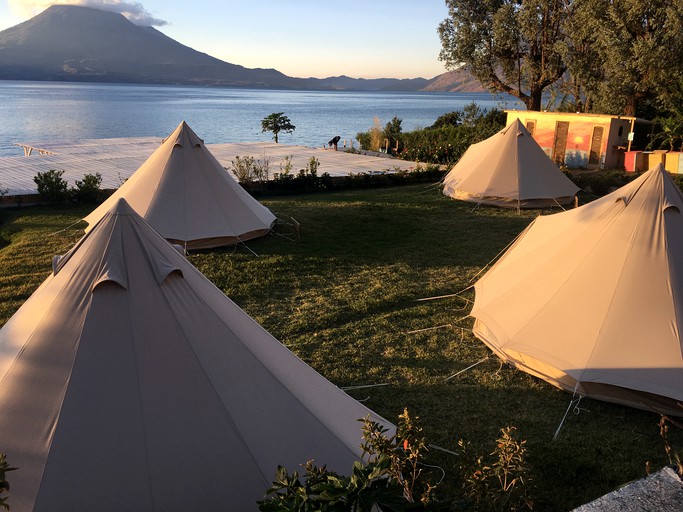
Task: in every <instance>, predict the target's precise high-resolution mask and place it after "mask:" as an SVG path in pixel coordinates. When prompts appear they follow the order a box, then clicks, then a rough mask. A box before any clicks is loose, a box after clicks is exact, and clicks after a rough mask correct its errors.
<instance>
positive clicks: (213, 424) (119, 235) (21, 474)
mask: <svg viewBox="0 0 683 512" xmlns="http://www.w3.org/2000/svg"><path fill="white" fill-rule="evenodd" d="M0 410H2V412H3V413H2V414H1V415H0V446H2V450H3V452H5V453H6V454H7V458H8V460H9V461H10V463H11V465H12V466H15V467H18V468H20V469H19V470H18V471H16V472H12V474H11V477H10V479H11V485H12V496H11V506H12V510H13V511H16V512H27V511H50V512H54V511H74V510H97V511H101V512H102V511H121V510H149V511H162V510H163V511H181V510H182V511H187V510H202V511H219V510H220V511H224V510H256V500H258V499H262V498H263V497H264V494H265V491H266V489H268V487H269V486H270V484H271V482H272V481H273V478H274V476H275V471H276V469H277V467H278V465H279V464H281V465H284V466H285V467H287V468H288V469H289V470H290V471H292V470H295V469H300V465H301V464H303V463H305V462H306V461H308V460H311V459H314V460H315V462H316V463H317V464H318V465H321V466H322V465H327V466H328V468H329V469H331V470H333V471H338V472H340V473H344V474H348V473H349V472H350V470H351V467H352V464H353V462H354V461H356V460H358V459H359V457H360V455H361V453H360V448H359V445H360V443H361V441H362V433H361V424H360V423H359V422H358V419H360V418H364V417H366V416H369V417H370V418H372V419H374V420H375V421H379V422H380V423H382V424H384V425H386V426H387V427H388V428H390V429H391V431H392V432H393V429H394V427H393V426H392V425H391V423H390V422H388V421H386V420H384V419H383V418H381V417H379V416H378V415H376V414H374V413H373V412H372V411H370V410H369V409H368V408H366V407H365V406H363V405H362V404H360V403H358V402H357V401H356V400H354V399H352V398H351V397H349V396H348V395H347V394H346V393H344V392H343V391H342V390H340V389H339V388H338V387H336V386H334V385H333V384H331V383H330V382H329V381H327V380H326V379H325V378H324V377H322V376H321V375H320V374H318V373H317V372H316V371H314V370H313V369H312V368H311V367H309V366H308V365H306V364H305V363H304V362H303V361H301V360H300V359H299V358H298V357H296V356H295V355H294V354H293V353H292V352H290V351H289V350H288V349H287V348H286V347H285V346H283V345H282V344H281V343H280V342H279V341H278V340H276V339H275V338H273V337H272V336H271V335H270V334H269V333H268V332H267V331H265V330H264V329H263V328H262V327H261V326H260V325H259V324H258V323H256V322H255V321H254V320H252V319H251V318H250V317H249V316H248V315H247V314H246V313H245V312H244V311H242V310H241V309H240V308H239V307H238V306H237V305H235V304H234V303H233V302H232V301H231V300H230V299H229V298H228V297H226V296H225V295H224V294H223V293H222V292H221V291H220V290H219V289H217V288H216V287H215V286H214V285H213V284H212V283H211V282H209V281H208V280H207V279H206V278H205V277H204V276H203V275H202V274H201V273H200V272H199V271H198V270H197V269H196V268H195V267H193V266H192V265H191V264H190V263H189V262H188V261H187V260H186V259H185V258H184V257H183V256H182V255H181V254H180V253H179V252H178V251H177V250H176V249H175V248H173V247H172V246H171V245H170V244H169V243H168V242H167V241H166V240H164V239H163V238H162V237H161V236H160V235H159V234H158V233H157V232H156V231H154V230H153V229H152V228H151V227H150V226H149V225H148V224H147V223H146V222H145V221H144V220H143V219H142V218H141V217H140V216H139V215H138V214H137V213H135V212H134V211H133V210H132V209H131V208H130V207H129V206H128V205H127V203H126V202H125V200H123V199H119V200H118V201H117V202H116V204H115V205H114V208H113V209H112V210H111V211H110V212H108V213H107V214H105V215H104V216H102V217H101V219H100V220H99V221H98V222H97V223H96V224H95V225H94V226H93V227H92V229H91V230H90V231H89V232H88V233H87V234H86V235H85V236H84V237H83V238H82V239H81V240H80V241H79V242H78V243H77V245H76V246H75V247H74V248H73V249H72V250H71V251H70V252H69V253H67V254H66V255H65V256H63V257H62V258H55V261H54V271H53V274H52V275H50V276H49V277H48V278H47V279H46V280H45V282H43V284H42V285H41V286H40V287H39V288H38V289H37V290H36V292H35V293H34V294H33V295H32V296H31V297H30V298H29V299H28V300H27V301H26V303H25V304H24V305H23V306H22V307H21V308H20V309H19V310H18V311H17V312H16V313H15V314H14V316H13V317H12V318H11V319H10V320H9V321H8V322H7V324H6V325H5V326H4V327H3V328H2V329H1V330H0Z"/></svg>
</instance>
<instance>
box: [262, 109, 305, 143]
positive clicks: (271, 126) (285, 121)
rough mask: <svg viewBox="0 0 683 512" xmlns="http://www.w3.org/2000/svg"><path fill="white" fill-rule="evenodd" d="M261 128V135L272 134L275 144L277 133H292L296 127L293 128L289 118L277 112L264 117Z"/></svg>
mask: <svg viewBox="0 0 683 512" xmlns="http://www.w3.org/2000/svg"><path fill="white" fill-rule="evenodd" d="M261 128H262V130H261V133H263V132H273V140H275V143H276V144H277V143H278V137H277V136H278V133H280V132H285V133H292V132H293V131H294V130H295V129H296V126H294V125H293V124H292V122H291V121H290V120H289V118H288V117H287V116H286V115H284V112H277V113H275V114H270V115H269V116H267V117H264V118H263V120H262V121H261Z"/></svg>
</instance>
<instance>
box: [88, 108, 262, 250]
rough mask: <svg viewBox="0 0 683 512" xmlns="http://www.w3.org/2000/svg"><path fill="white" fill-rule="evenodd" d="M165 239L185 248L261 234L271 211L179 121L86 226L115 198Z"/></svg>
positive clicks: (223, 243)
mask: <svg viewBox="0 0 683 512" xmlns="http://www.w3.org/2000/svg"><path fill="white" fill-rule="evenodd" d="M121 197H123V198H125V199H126V201H127V202H128V203H129V204H130V206H131V207H132V208H133V209H134V210H135V211H136V212H138V213H139V214H140V215H142V217H144V218H145V220H146V221H147V222H149V223H150V224H151V225H152V227H153V228H154V229H156V230H157V231H159V233H161V234H162V235H163V236H164V238H166V239H167V240H169V241H171V242H173V243H177V244H180V245H183V246H184V247H186V248H188V249H207V248H211V247H219V246H222V245H232V244H236V243H238V242H244V241H246V240H250V239H252V238H256V237H259V236H263V235H265V234H267V233H268V231H270V229H271V228H272V227H273V224H274V223H275V216H274V215H273V214H272V213H271V211H270V210H268V209H267V208H266V207H265V206H263V205H262V204H261V203H259V202H258V201H257V200H256V199H254V198H253V197H252V196H250V195H249V194H248V193H247V192H246V191H245V190H244V189H243V188H242V187H241V186H240V185H239V183H237V182H236V181H235V180H234V179H233V178H232V177H231V176H230V175H229V174H228V172H227V171H226V170H225V169H224V168H223V166H222V165H221V164H220V162H219V161H218V160H216V158H215V157H214V156H213V155H212V154H211V152H210V151H209V150H208V149H207V148H206V146H205V145H204V142H203V141H202V140H201V139H200V138H199V137H198V136H197V135H196V134H195V133H194V131H192V129H191V128H190V127H189V126H188V125H187V123H185V121H183V122H182V123H180V125H178V127H177V128H176V129H175V131H174V132H173V133H172V134H171V135H169V136H168V137H167V138H166V139H165V140H164V141H163V143H162V144H161V146H159V148H158V149H157V150H156V151H155V152H154V153H152V155H151V156H150V157H149V158H148V159H147V160H146V161H145V163H143V164H142V165H141V166H140V168H139V169H138V170H137V171H135V173H134V174H133V175H132V176H131V177H130V178H129V179H128V180H127V181H126V182H125V183H124V184H123V185H121V187H120V188H119V189H118V190H117V191H116V192H114V194H113V195H112V196H111V197H110V198H109V199H108V200H107V201H105V202H104V203H102V204H101V205H100V206H99V207H98V208H96V209H95V210H94V211H93V212H92V213H90V214H89V215H88V216H87V217H85V219H84V220H85V221H86V222H87V223H88V224H89V226H88V228H86V231H87V230H88V229H90V227H91V226H92V225H94V224H95V223H96V222H97V221H98V220H99V219H100V218H101V217H102V216H103V215H105V214H106V213H107V212H108V211H109V210H110V209H111V207H112V206H113V205H114V203H115V202H116V201H117V200H118V199H119V198H121Z"/></svg>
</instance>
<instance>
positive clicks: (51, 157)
mask: <svg viewBox="0 0 683 512" xmlns="http://www.w3.org/2000/svg"><path fill="white" fill-rule="evenodd" d="M160 144H161V139H159V138H156V137H136V138H121V139H87V140H80V141H70V142H55V143H51V144H40V145H34V144H30V143H22V144H17V145H18V146H20V147H23V148H24V152H25V153H26V154H27V155H28V156H20V155H19V156H12V157H2V158H0V189H3V190H7V194H6V195H7V196H21V195H32V194H36V193H37V190H36V186H35V183H34V182H33V177H34V176H36V175H37V174H38V173H39V172H45V171H49V170H51V169H55V170H61V171H64V174H63V178H64V179H65V180H66V181H67V182H68V183H69V185H70V186H73V185H74V182H75V181H76V180H81V179H83V176H84V175H85V174H95V173H100V174H101V175H102V188H105V189H116V188H118V187H120V186H121V184H122V183H123V182H124V181H125V180H126V179H128V178H129V177H130V176H131V175H132V174H133V173H134V172H135V171H136V170H137V169H138V167H140V166H141V165H142V164H143V162H144V161H145V160H146V159H147V158H148V157H149V156H150V155H151V154H152V153H153V152H154V150H155V149H157V148H158V147H159V145H160ZM206 147H207V148H208V149H209V150H210V151H211V153H213V155H214V156H215V157H216V158H217V159H218V161H219V162H220V163H221V164H223V167H226V168H229V167H231V165H232V161H233V160H234V159H235V157H236V156H240V157H243V156H252V157H254V158H255V159H261V160H264V159H268V161H269V163H270V175H271V176H272V175H273V174H275V173H279V172H281V165H282V163H283V162H284V160H285V158H286V157H287V156H289V157H290V159H291V162H292V171H291V172H292V173H294V174H296V173H297V172H298V171H299V169H304V168H305V167H306V164H307V163H308V162H309V160H310V158H311V157H316V158H317V159H318V161H319V162H320V165H319V167H318V175H321V174H323V173H325V172H326V173H329V174H330V175H331V176H348V175H349V174H361V173H373V172H384V171H388V172H392V171H396V170H412V169H414V168H415V166H416V163H415V162H408V161H405V160H398V159H393V158H384V157H378V156H367V155H361V154H356V153H347V152H345V151H334V150H330V149H323V148H311V147H306V146H292V145H286V144H275V143H263V142H245V143H225V144H207V145H206ZM20 152H21V149H20V148H19V147H18V148H17V153H20ZM230 174H231V175H232V173H230Z"/></svg>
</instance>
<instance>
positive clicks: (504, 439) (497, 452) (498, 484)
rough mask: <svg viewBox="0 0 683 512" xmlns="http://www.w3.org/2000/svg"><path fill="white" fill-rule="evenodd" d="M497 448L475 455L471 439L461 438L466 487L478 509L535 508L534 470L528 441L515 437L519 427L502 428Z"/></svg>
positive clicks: (461, 468) (464, 484)
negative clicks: (532, 480)
mask: <svg viewBox="0 0 683 512" xmlns="http://www.w3.org/2000/svg"><path fill="white" fill-rule="evenodd" d="M500 432H501V436H500V438H498V440H497V441H496V448H495V449H494V450H493V452H491V454H489V456H488V457H483V456H479V455H475V454H473V453H472V449H471V447H470V445H469V443H467V442H465V441H463V440H462V439H461V440H460V441H458V446H459V449H460V454H461V463H460V471H461V473H462V479H463V491H464V494H465V497H467V498H468V499H469V500H470V501H471V502H472V504H473V505H474V506H475V508H476V509H477V510H487V511H501V512H503V511H516V510H531V509H533V500H532V499H531V496H530V484H531V472H530V467H529V463H528V462H527V453H526V441H519V440H518V439H517V438H516V437H515V428H514V427H506V428H503V429H501V431H500Z"/></svg>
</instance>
